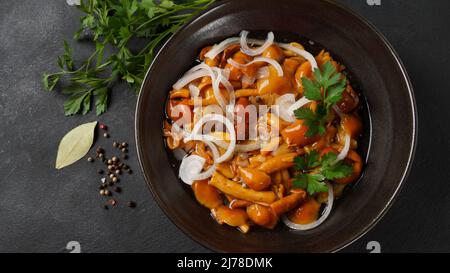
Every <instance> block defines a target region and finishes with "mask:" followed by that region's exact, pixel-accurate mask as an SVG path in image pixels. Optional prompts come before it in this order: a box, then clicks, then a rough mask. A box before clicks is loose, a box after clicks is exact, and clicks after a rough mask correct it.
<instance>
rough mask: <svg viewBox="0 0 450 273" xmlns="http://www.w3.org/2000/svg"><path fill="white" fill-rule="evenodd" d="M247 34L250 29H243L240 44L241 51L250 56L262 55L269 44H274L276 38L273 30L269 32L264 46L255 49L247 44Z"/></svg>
mask: <svg viewBox="0 0 450 273" xmlns="http://www.w3.org/2000/svg"><path fill="white" fill-rule="evenodd" d="M247 35H248V31H246V30H243V31H241V35H240V36H241V38H240V44H241V51H242V52H243V53H245V54H247V55H249V56H256V55H261V54H262V53H263V52H264V50H266V49H267V48H268V47H269V46H271V45H272V44H273V40H274V38H275V36H274V35H273V32H272V31H271V32H269V33H268V34H267V38H266V41H265V42H264V44H263V45H262V46H260V47H258V48H255V49H251V48H250V47H249V46H248V44H247Z"/></svg>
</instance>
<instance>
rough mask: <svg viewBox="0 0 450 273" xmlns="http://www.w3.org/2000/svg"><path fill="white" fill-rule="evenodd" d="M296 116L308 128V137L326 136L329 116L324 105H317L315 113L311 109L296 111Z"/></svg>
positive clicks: (306, 134)
mask: <svg viewBox="0 0 450 273" xmlns="http://www.w3.org/2000/svg"><path fill="white" fill-rule="evenodd" d="M294 115H295V117H296V118H297V119H301V120H303V121H304V124H305V125H306V126H307V127H308V131H306V133H305V136H306V137H313V136H315V135H317V134H319V135H323V134H325V132H326V129H325V122H326V119H325V117H326V116H327V115H328V112H327V110H326V109H325V108H324V107H323V105H321V104H319V105H317V109H316V111H315V112H314V111H313V110H311V109H310V108H299V109H296V110H295V111H294Z"/></svg>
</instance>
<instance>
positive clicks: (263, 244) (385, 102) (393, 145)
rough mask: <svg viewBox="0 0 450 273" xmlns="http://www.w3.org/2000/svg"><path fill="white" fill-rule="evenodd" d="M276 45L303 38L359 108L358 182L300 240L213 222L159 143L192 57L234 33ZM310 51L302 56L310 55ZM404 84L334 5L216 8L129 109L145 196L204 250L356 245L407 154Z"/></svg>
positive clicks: (307, 2) (397, 183) (392, 59)
mask: <svg viewBox="0 0 450 273" xmlns="http://www.w3.org/2000/svg"><path fill="white" fill-rule="evenodd" d="M243 29H245V30H249V31H250V35H251V36H252V35H255V34H256V36H258V34H259V35H260V36H261V37H259V38H264V37H265V34H266V33H267V32H268V31H274V32H275V36H276V39H277V40H278V41H280V40H281V41H286V40H287V41H289V40H290V41H296V40H302V39H303V40H304V39H305V37H306V38H308V39H311V40H312V41H315V42H316V43H317V44H319V45H321V46H323V47H325V48H326V49H329V50H331V52H332V55H333V56H334V57H336V58H337V59H338V60H339V61H341V62H343V64H345V65H346V67H347V68H348V70H349V71H350V73H351V74H352V76H353V78H352V81H353V82H354V83H356V85H357V89H358V90H360V91H361V93H362V95H363V97H364V98H365V101H366V102H367V107H366V109H365V111H363V115H364V119H365V122H366V130H365V137H364V139H363V141H362V142H363V146H364V147H363V150H364V151H363V154H365V155H366V163H367V164H366V167H365V171H364V174H363V176H362V178H361V179H360V180H359V181H358V183H357V184H356V185H355V186H353V187H351V188H350V189H349V190H348V191H347V192H346V193H345V196H344V197H343V198H342V199H341V200H339V201H338V202H337V204H336V206H335V207H334V209H333V211H332V214H331V215H330V217H329V218H328V219H327V221H325V222H324V223H323V224H322V225H321V226H319V227H318V228H316V229H314V230H310V231H307V232H296V231H291V230H289V229H288V228H286V227H284V226H283V225H282V224H280V225H279V227H278V228H277V229H275V230H274V231H269V230H264V229H258V228H256V229H253V230H251V232H250V233H248V234H241V233H240V232H238V231H237V230H235V229H234V228H230V227H227V226H221V225H218V224H216V223H215V222H214V221H213V220H212V218H211V217H210V214H209V211H208V210H207V209H205V208H203V207H202V206H200V205H199V204H198V203H197V202H196V200H195V198H194V196H193V194H192V190H191V189H190V187H188V186H186V185H184V184H183V183H182V182H180V181H179V180H178V178H177V175H176V172H175V171H174V169H173V168H172V166H171V163H170V161H169V160H170V158H169V154H168V153H167V151H166V149H165V146H164V140H163V137H162V134H161V132H162V122H163V114H164V105H165V101H166V97H167V94H168V92H169V91H170V89H171V86H172V84H173V83H174V82H175V81H176V80H177V79H178V78H179V77H180V76H181V75H182V74H183V73H184V72H185V71H186V70H187V69H189V68H190V67H191V66H192V65H193V63H194V60H195V59H196V57H197V54H198V53H199V51H200V49H201V48H202V47H204V46H206V45H209V44H214V43H216V42H219V41H221V40H223V39H225V38H227V37H230V36H234V35H237V34H238V33H239V32H240V31H241V30H243ZM317 44H316V45H315V47H316V48H314V47H313V48H311V49H310V48H308V49H310V50H312V51H313V52H314V51H316V50H317V47H320V46H317ZM416 115H417V114H416V108H415V102H414V96H413V91H412V87H411V83H410V81H409V79H408V76H407V74H406V71H405V69H404V67H403V66H402V64H401V62H400V60H399V58H398V56H397V55H396V54H395V52H394V50H393V49H392V47H391V46H390V45H389V43H388V42H387V41H386V39H385V38H384V37H383V36H382V35H381V34H380V33H379V32H378V31H377V30H376V29H375V28H374V27H373V26H371V25H370V24H369V23H367V22H366V21H365V20H364V19H363V18H361V17H360V16H358V15H357V14H355V13H354V12H352V11H350V10H348V9H347V8H344V7H342V6H340V5H338V4H336V3H334V2H332V1H323V0H320V1H319V0H277V1H273V0H258V1H256V0H239V1H220V2H219V3H217V4H216V5H214V6H212V7H211V8H209V9H208V10H207V11H205V12H203V13H202V14H200V15H199V16H197V17H196V18H195V19H194V20H192V21H191V22H190V23H188V24H187V25H185V26H184V27H182V28H181V29H180V30H179V31H178V32H177V33H176V34H175V35H173V37H172V38H170V40H169V41H167V42H166V44H165V45H164V46H163V47H162V49H161V51H160V52H159V54H158V55H157V56H156V58H155V60H154V61H153V63H152V65H151V67H150V69H149V71H148V73H147V76H146V78H145V81H144V83H143V86H142V90H141V93H140V96H139V100H138V103H137V109H136V143H137V149H138V154H139V159H140V163H141V167H142V170H143V173H144V176H145V180H146V181H147V183H148V185H149V187H150V190H151V192H152V193H153V195H154V197H155V199H156V201H157V202H158V204H159V206H160V207H161V208H162V209H163V211H164V212H165V213H166V214H167V216H168V217H169V218H170V219H171V220H172V221H173V222H174V223H175V224H176V225H177V226H178V227H179V228H180V229H181V230H183V231H184V232H185V233H186V234H188V235H189V236H190V237H192V238H193V239H194V240H196V241H198V242H199V243H201V244H202V245H204V246H206V247H209V248H211V249H213V250H216V251H225V252H329V251H337V250H339V249H342V248H343V247H345V246H347V245H348V244H350V243H351V242H353V241H355V240H356V239H358V238H359V237H360V236H362V235H363V234H364V233H366V232H367V231H368V230H369V229H370V228H372V227H373V226H374V225H375V224H376V223H377V222H378V221H379V220H380V218H381V217H382V216H383V215H384V214H385V213H386V211H387V210H388V208H389V207H390V206H391V205H392V202H393V200H394V198H395V197H396V195H397V194H398V192H399V190H400V188H401V186H402V184H403V182H404V181H405V179H406V176H407V174H408V171H409V168H410V166H411V161H412V158H413V155H414V147H415V143H416V134H417V130H416V128H417V116H416Z"/></svg>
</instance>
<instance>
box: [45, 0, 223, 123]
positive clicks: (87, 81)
mask: <svg viewBox="0 0 450 273" xmlns="http://www.w3.org/2000/svg"><path fill="white" fill-rule="evenodd" d="M214 1H215V0H195V1H186V2H182V3H178V4H177V3H174V2H172V1H169V0H162V1H158V2H156V1H154V0H140V1H138V0H101V1H100V0H82V1H80V5H77V8H78V9H79V10H80V11H82V12H83V13H85V15H84V16H83V17H81V19H80V23H81V27H80V29H79V30H78V31H77V32H76V33H75V35H74V39H75V40H80V39H89V40H92V41H93V42H94V43H95V50H94V52H93V53H92V54H91V55H90V56H89V57H88V58H87V59H86V60H84V61H83V62H81V63H80V64H79V65H75V61H74V60H73V56H72V49H71V48H70V47H69V44H68V43H67V42H64V54H63V55H62V56H60V57H58V67H59V69H60V71H58V72H56V73H44V75H43V78H42V82H43V85H44V88H45V89H46V90H48V91H52V90H54V89H55V87H56V86H57V84H58V83H60V82H62V80H63V78H64V79H65V80H67V84H66V85H65V86H64V87H62V88H61V89H62V93H63V94H65V95H66V96H67V99H66V101H65V102H64V112H65V114H66V115H68V116H69V115H74V114H86V113H87V112H89V111H90V110H91V101H92V100H94V99H95V108H96V113H97V115H101V114H102V113H104V112H105V111H106V110H107V104H108V99H109V89H110V87H111V86H112V85H113V84H114V83H115V82H116V81H117V80H124V81H125V82H127V83H128V84H129V85H130V86H132V87H133V88H134V89H135V90H136V91H138V90H139V87H140V85H141V83H142V81H143V79H144V76H145V73H146V70H147V68H148V67H149V65H150V63H151V61H152V59H153V57H154V55H155V53H156V52H155V48H156V47H157V45H158V44H160V43H161V41H163V40H164V39H166V38H167V37H169V36H170V35H171V34H173V33H174V32H175V31H176V30H177V29H178V28H179V27H180V26H182V25H183V24H184V23H186V22H187V21H189V20H190V19H191V18H192V17H193V16H194V15H195V14H197V13H198V12H199V11H202V10H204V9H205V8H206V7H207V6H209V5H210V4H211V3H213V2H214ZM77 4H78V3H77ZM141 38H142V39H143V41H140V39H141ZM139 45H141V46H139ZM106 51H108V53H109V52H113V53H112V54H107V52H106ZM106 55H108V56H106Z"/></svg>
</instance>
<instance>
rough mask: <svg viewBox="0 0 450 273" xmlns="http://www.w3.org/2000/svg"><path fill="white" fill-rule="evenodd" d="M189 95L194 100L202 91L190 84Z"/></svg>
mask: <svg viewBox="0 0 450 273" xmlns="http://www.w3.org/2000/svg"><path fill="white" fill-rule="evenodd" d="M189 94H190V95H191V97H192V98H196V97H198V96H199V95H200V89H199V88H198V87H197V86H195V85H193V84H189Z"/></svg>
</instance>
